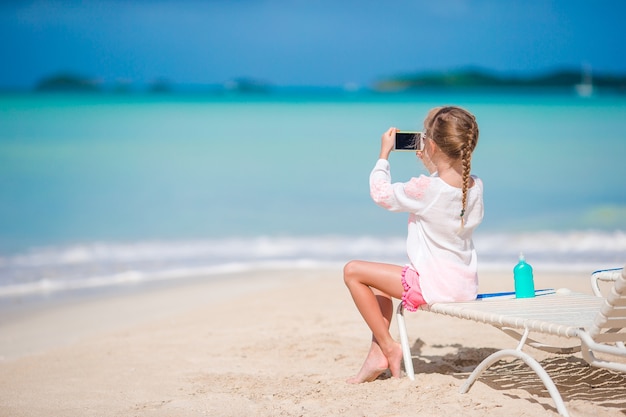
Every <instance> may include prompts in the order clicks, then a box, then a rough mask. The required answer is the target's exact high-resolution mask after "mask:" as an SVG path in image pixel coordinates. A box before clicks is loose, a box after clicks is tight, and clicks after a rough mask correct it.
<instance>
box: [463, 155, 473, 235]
mask: <svg viewBox="0 0 626 417" xmlns="http://www.w3.org/2000/svg"><path fill="white" fill-rule="evenodd" d="M468 148H469V146H468V145H466V146H464V147H463V150H462V151H461V152H462V156H461V160H462V163H463V198H462V200H461V201H462V206H461V228H463V226H465V217H464V216H465V209H466V208H467V190H468V189H469V185H470V172H471V169H472V153H471V152H470V151H469V150H468Z"/></svg>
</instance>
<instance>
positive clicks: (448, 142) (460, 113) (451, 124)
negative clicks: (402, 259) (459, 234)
mask: <svg viewBox="0 0 626 417" xmlns="http://www.w3.org/2000/svg"><path fill="white" fill-rule="evenodd" d="M424 127H425V129H426V131H427V132H428V137H429V138H431V139H432V140H433V141H434V142H435V143H436V144H437V146H438V147H439V149H441V150H442V151H443V153H445V154H446V155H447V156H448V157H449V158H450V159H453V160H457V161H459V160H460V161H461V166H462V177H461V179H462V191H463V197H462V200H461V203H462V206H461V214H460V217H461V229H463V227H464V226H465V219H466V217H465V212H466V210H467V194H468V190H469V188H470V182H471V176H470V173H471V167H472V153H473V152H474V149H475V148H476V144H477V143H478V124H477V123H476V117H474V115H473V114H471V113H470V112H468V111H467V110H464V109H462V108H460V107H456V106H444V107H436V108H434V109H432V110H431V111H430V112H429V113H428V116H427V117H426V120H425V123H424Z"/></svg>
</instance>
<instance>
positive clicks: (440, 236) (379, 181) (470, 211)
mask: <svg viewBox="0 0 626 417" xmlns="http://www.w3.org/2000/svg"><path fill="white" fill-rule="evenodd" d="M396 132H397V129H395V128H390V129H389V130H388V131H387V132H385V133H384V134H383V136H382V141H381V147H380V157H379V160H378V161H377V162H376V165H375V166H374V169H373V170H372V173H371V174H370V194H371V196H372V199H373V200H374V201H375V202H376V204H378V205H380V206H382V207H384V208H386V209H387V210H390V211H403V212H408V213H409V222H408V236H407V253H408V257H409V261H410V263H409V264H408V265H406V266H404V267H403V266H399V265H390V264H383V263H375V262H366V261H350V262H348V263H347V264H346V265H345V267H344V281H345V283H346V286H347V287H348V289H349V291H350V294H351V295H352V298H353V299H354V303H355V304H356V307H357V309H358V310H359V312H360V313H361V315H362V316H363V319H364V320H365V322H366V323H367V325H368V326H369V328H370V330H371V331H372V343H371V346H370V350H369V353H368V354H367V357H366V358H365V362H364V363H363V366H362V367H361V369H360V370H359V372H358V373H357V374H356V375H355V376H354V377H352V378H350V379H348V382H350V383H360V382H367V381H373V380H374V379H376V378H377V377H378V376H379V375H380V374H381V373H383V372H384V371H385V370H386V369H390V371H391V375H392V376H393V377H398V376H400V363H401V360H402V348H401V347H400V344H399V343H397V342H396V341H395V340H393V338H392V337H391V334H390V333H389V323H390V321H391V317H392V314H393V303H392V299H391V297H394V298H397V299H401V300H402V303H403V305H404V307H405V308H406V309H407V310H409V311H415V310H416V309H417V308H418V307H419V306H420V305H421V304H425V303H434V302H446V301H447V302H449V301H467V300H473V299H475V298H476V293H477V290H478V276H477V272H476V269H477V268H476V251H475V250H474V244H473V242H472V233H473V232H474V229H476V227H477V226H478V225H479V224H480V222H481V221H482V218H483V184H482V181H481V180H480V179H478V178H477V177H475V176H473V175H470V167H471V158H472V152H473V151H474V148H475V147H476V143H477V142H478V125H477V124H476V118H475V117H474V116H473V115H472V114H471V113H469V112H468V111H466V110H464V109H462V108H459V107H452V106H449V107H438V108H434V109H432V110H431V111H430V112H429V113H428V115H427V116H426V119H425V120H424V136H423V137H424V139H423V141H422V142H421V146H420V147H418V151H417V156H418V158H420V159H421V161H422V163H423V164H424V166H425V167H426V169H427V170H428V172H429V173H430V176H425V175H421V176H420V177H418V178H412V179H411V180H410V181H408V182H406V183H391V174H390V169H389V161H388V158H389V153H390V152H391V150H392V149H393V148H394V143H395V136H396Z"/></svg>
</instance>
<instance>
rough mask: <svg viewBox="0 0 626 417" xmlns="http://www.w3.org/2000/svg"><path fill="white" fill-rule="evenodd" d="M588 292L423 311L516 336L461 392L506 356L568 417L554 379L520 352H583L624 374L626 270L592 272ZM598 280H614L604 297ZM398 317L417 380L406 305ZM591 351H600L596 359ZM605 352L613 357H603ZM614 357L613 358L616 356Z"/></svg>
mask: <svg viewBox="0 0 626 417" xmlns="http://www.w3.org/2000/svg"><path fill="white" fill-rule="evenodd" d="M591 280H592V285H591V286H592V290H593V291H594V294H596V295H588V294H579V293H573V292H570V291H567V290H559V291H552V292H548V293H546V292H543V293H541V294H540V295H538V296H537V297H534V298H526V299H515V298H514V297H513V296H510V295H509V296H503V297H488V298H482V299H480V300H476V301H471V302H464V303H434V304H430V305H424V306H422V307H420V309H421V310H424V311H430V312H433V313H438V314H444V315H448V316H453V317H458V318H464V319H468V320H473V321H478V322H482V323H487V324H491V325H493V326H495V327H497V328H499V329H501V330H503V331H504V332H505V333H507V334H508V335H510V336H513V337H515V338H516V339H518V340H519V344H518V345H517V347H516V348H515V349H503V350H500V351H497V352H495V353H493V354H492V355H490V356H489V357H487V358H486V359H484V360H483V361H482V362H481V363H480V364H479V365H478V366H477V367H476V368H475V369H474V371H473V372H472V373H471V375H470V376H469V378H468V379H467V381H466V382H465V383H464V384H463V386H462V387H461V389H460V391H461V393H467V392H468V391H469V390H470V389H471V387H472V385H473V384H474V382H476V381H477V380H478V378H479V377H480V375H481V374H482V373H483V372H484V371H485V370H486V369H488V368H489V367H490V366H491V365H493V364H495V363H496V362H498V361H500V360H501V359H504V358H506V357H513V358H516V359H520V360H522V361H523V362H524V363H525V364H527V365H528V366H529V367H530V368H531V369H532V370H533V371H534V372H535V373H536V374H537V376H538V377H539V378H540V379H541V381H542V382H543V384H544V385H545V387H546V388H547V390H548V392H549V394H550V396H551V397H552V399H553V401H554V403H555V404H556V408H557V411H558V412H559V414H561V415H562V416H565V417H569V413H568V412H567V409H566V408H565V404H564V402H563V399H562V397H561V394H560V393H559V391H558V389H557V387H556V385H555V384H554V381H552V378H550V375H548V373H547V372H546V370H545V369H543V367H542V366H541V364H540V363H539V362H538V361H537V360H536V359H534V358H533V357H532V356H530V355H529V354H527V353H526V352H524V351H522V348H523V347H524V345H529V346H531V347H534V348H537V349H541V350H544V351H547V352H551V353H559V354H571V353H575V352H579V351H580V352H582V356H583V359H584V360H585V361H586V362H588V363H589V364H590V365H591V366H596V367H601V368H607V369H611V370H614V371H618V372H626V348H625V347H624V341H626V333H625V332H624V331H623V329H624V328H626V271H625V270H624V268H620V269H611V270H604V271H597V272H594V273H593V274H592V277H591ZM599 281H612V282H614V284H613V286H612V288H611V291H610V293H609V294H608V295H607V297H606V298H604V297H602V294H601V292H600V285H599ZM396 319H397V321H398V327H399V331H400V343H401V344H402V353H403V356H404V366H405V370H406V373H407V375H408V377H409V378H410V379H411V380H414V379H415V371H414V369H413V360H412V356H411V351H410V344H409V339H408V335H407V332H406V323H405V317H404V309H403V306H402V304H401V303H400V305H399V306H398V308H397V311H396ZM531 332H537V333H543V334H550V335H557V336H562V337H565V338H571V339H577V344H576V345H575V346H569V347H559V346H551V345H546V344H543V343H540V342H537V341H536V340H533V339H531V338H530V337H529V335H530V333H531ZM595 353H602V354H603V355H602V356H603V359H599V358H598V357H597V356H596V355H595ZM606 355H608V356H609V357H610V358H611V360H609V359H606V358H604V356H606ZM615 359H617V361H616V360H615Z"/></svg>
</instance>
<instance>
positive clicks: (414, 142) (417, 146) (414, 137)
mask: <svg viewBox="0 0 626 417" xmlns="http://www.w3.org/2000/svg"><path fill="white" fill-rule="evenodd" d="M393 150H394V151H412V152H415V151H421V150H424V139H423V137H422V132H408V131H397V132H396V144H395V146H394V148H393Z"/></svg>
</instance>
